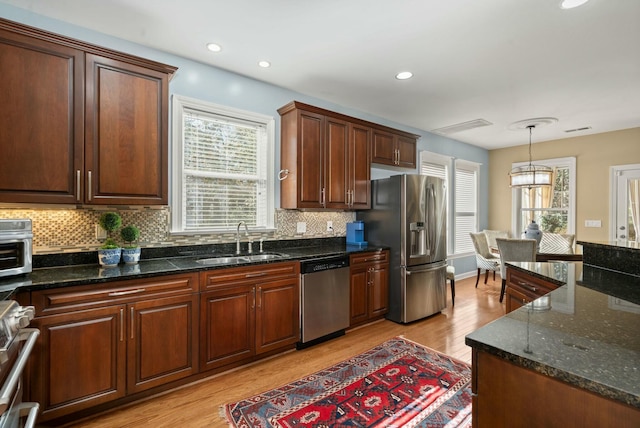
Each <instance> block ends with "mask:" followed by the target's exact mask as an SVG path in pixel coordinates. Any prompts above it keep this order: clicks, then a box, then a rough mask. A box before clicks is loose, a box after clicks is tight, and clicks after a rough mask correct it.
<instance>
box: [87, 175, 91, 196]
mask: <svg viewBox="0 0 640 428" xmlns="http://www.w3.org/2000/svg"><path fill="white" fill-rule="evenodd" d="M87 199H88V200H89V201H90V200H91V171H88V172H87Z"/></svg>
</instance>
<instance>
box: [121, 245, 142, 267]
mask: <svg viewBox="0 0 640 428" xmlns="http://www.w3.org/2000/svg"><path fill="white" fill-rule="evenodd" d="M122 261H123V262H125V263H126V264H128V265H134V264H136V263H138V261H140V247H136V248H123V249H122Z"/></svg>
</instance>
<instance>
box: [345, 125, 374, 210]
mask: <svg viewBox="0 0 640 428" xmlns="http://www.w3.org/2000/svg"><path fill="white" fill-rule="evenodd" d="M371 133H372V132H371V128H367V127H365V126H360V125H355V124H351V125H350V127H349V182H350V185H349V186H348V187H349V191H350V192H351V196H350V200H349V204H350V208H352V209H368V208H371Z"/></svg>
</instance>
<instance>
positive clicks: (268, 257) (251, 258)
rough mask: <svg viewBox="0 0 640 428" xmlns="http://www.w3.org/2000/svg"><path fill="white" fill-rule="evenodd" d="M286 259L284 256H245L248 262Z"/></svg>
mask: <svg viewBox="0 0 640 428" xmlns="http://www.w3.org/2000/svg"><path fill="white" fill-rule="evenodd" d="M283 257H287V256H286V255H285V254H275V253H265V254H251V255H249V256H246V258H248V259H249V260H273V259H281V258H283Z"/></svg>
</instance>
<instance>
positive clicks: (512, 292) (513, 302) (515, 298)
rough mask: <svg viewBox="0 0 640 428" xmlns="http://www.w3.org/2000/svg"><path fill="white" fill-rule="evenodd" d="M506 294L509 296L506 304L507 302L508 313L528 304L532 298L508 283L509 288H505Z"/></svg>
mask: <svg viewBox="0 0 640 428" xmlns="http://www.w3.org/2000/svg"><path fill="white" fill-rule="evenodd" d="M505 295H506V296H507V299H506V304H505V305H506V308H505V311H506V312H507V313H509V312H511V311H515V310H516V309H518V308H519V307H521V306H524V305H526V304H527V303H529V302H531V300H532V299H531V298H530V297H529V296H527V295H525V294H524V293H522V292H521V291H519V290H516V289H515V288H513V287H511V286H509V285H507V289H506V290H505Z"/></svg>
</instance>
